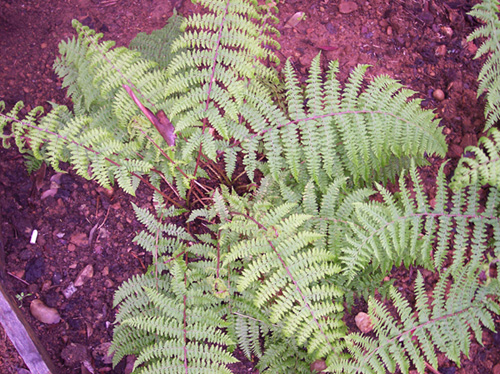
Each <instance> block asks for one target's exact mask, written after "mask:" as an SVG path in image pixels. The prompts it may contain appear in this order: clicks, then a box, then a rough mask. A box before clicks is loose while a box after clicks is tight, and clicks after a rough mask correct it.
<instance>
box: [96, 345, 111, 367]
mask: <svg viewBox="0 0 500 374" xmlns="http://www.w3.org/2000/svg"><path fill="white" fill-rule="evenodd" d="M110 347H111V342H105V343H102V344H99V345H98V346H97V347H95V348H94V350H93V351H92V356H93V357H94V358H95V359H96V360H100V361H102V363H103V364H104V365H111V364H112V363H113V355H110V354H109V348H110Z"/></svg>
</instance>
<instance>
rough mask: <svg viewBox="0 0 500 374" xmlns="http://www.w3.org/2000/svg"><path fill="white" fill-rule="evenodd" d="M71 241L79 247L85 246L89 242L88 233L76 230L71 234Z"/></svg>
mask: <svg viewBox="0 0 500 374" xmlns="http://www.w3.org/2000/svg"><path fill="white" fill-rule="evenodd" d="M69 241H70V242H71V243H73V244H74V245H76V246H78V247H83V246H85V245H87V244H88V239H87V234H85V233H84V232H75V233H73V235H71V238H70V239H69Z"/></svg>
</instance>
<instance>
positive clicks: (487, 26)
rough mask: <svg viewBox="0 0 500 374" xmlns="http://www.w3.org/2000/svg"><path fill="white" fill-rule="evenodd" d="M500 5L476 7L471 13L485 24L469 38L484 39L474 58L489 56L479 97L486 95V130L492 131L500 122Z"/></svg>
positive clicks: (491, 1) (494, 0) (486, 1)
mask: <svg viewBox="0 0 500 374" xmlns="http://www.w3.org/2000/svg"><path fill="white" fill-rule="evenodd" d="M499 5H500V3H499V2H498V0H483V1H481V2H479V3H478V4H476V5H474V8H473V9H472V11H471V12H470V13H469V14H470V15H472V16H474V17H477V18H479V19H480V20H481V21H483V22H484V24H483V25H482V26H481V27H479V28H477V29H476V30H474V31H473V32H472V33H471V34H470V35H469V36H468V38H467V40H469V41H472V40H476V39H478V38H484V40H483V42H482V44H481V46H480V47H479V49H478V50H477V52H476V55H475V56H474V58H479V57H481V56H484V55H488V57H487V59H486V62H485V63H484V64H483V67H482V68H481V72H480V73H479V77H478V80H479V88H478V96H479V95H481V94H483V93H486V106H485V108H484V111H485V117H486V123H485V125H484V130H485V131H486V130H488V129H490V128H491V127H492V126H494V125H495V124H496V123H497V122H498V121H499V120H500V70H499V68H498V67H499V65H500V37H499V35H498V30H500V20H499V18H498V14H499V13H500V11H499V8H498V7H499Z"/></svg>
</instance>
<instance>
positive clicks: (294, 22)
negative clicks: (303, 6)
mask: <svg viewBox="0 0 500 374" xmlns="http://www.w3.org/2000/svg"><path fill="white" fill-rule="evenodd" d="M304 15H305V13H304V12H297V13H295V14H294V15H293V16H292V17H290V19H289V20H288V21H287V23H286V24H285V28H290V27H295V26H297V25H298V24H299V22H300V21H302V20H303V19H304Z"/></svg>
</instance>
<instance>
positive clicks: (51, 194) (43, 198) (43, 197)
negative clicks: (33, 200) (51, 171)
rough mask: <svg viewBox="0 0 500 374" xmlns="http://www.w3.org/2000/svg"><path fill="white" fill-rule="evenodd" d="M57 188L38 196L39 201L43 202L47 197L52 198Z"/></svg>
mask: <svg viewBox="0 0 500 374" xmlns="http://www.w3.org/2000/svg"><path fill="white" fill-rule="evenodd" d="M58 190H59V189H58V188H50V189H48V190H47V191H44V192H43V193H42V195H41V196H40V200H45V199H46V198H48V197H54V196H56V194H57V191H58Z"/></svg>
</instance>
